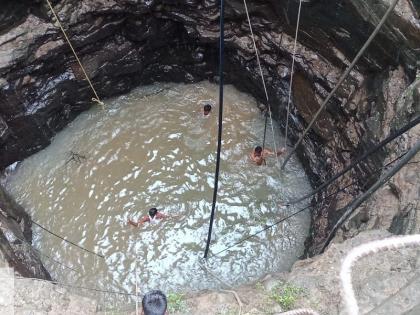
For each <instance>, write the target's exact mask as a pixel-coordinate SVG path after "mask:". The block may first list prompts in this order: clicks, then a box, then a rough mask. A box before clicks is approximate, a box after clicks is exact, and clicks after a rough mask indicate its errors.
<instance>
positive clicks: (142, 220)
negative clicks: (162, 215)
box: [128, 216, 150, 227]
mask: <svg viewBox="0 0 420 315" xmlns="http://www.w3.org/2000/svg"><path fill="white" fill-rule="evenodd" d="M148 221H150V219H149V217H147V216H145V217H143V218H141V219H140V220H139V221H138V222H135V221H133V220H131V219H128V224H130V225H132V226H135V227H139V226H140V225H142V224H143V223H145V222H148Z"/></svg>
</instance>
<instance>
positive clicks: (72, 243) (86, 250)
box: [31, 220, 105, 259]
mask: <svg viewBox="0 0 420 315" xmlns="http://www.w3.org/2000/svg"><path fill="white" fill-rule="evenodd" d="M31 222H32V223H33V224H35V225H36V226H38V227H40V228H41V229H42V230H44V231H45V232H47V233H49V234H51V235H54V236H55V237H57V238H59V239H61V240H63V241H65V242H66V243H69V244H71V245H73V246H76V247H78V248H80V249H81V250H84V251H85V252H88V253H91V254H93V255H96V256H98V257H101V258H103V259H105V256H104V255H101V254H98V253H95V252H93V251H91V250H89V249H86V248H84V247H82V246H80V245H78V244H76V243H74V242H72V241H69V240H68V239H65V238H64V237H62V236H60V235H58V234H56V233H54V232H51V231H50V230H48V229H47V228H45V227H43V226H42V225H41V224H39V223H37V222H35V221H33V220H31Z"/></svg>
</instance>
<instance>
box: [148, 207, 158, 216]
mask: <svg viewBox="0 0 420 315" xmlns="http://www.w3.org/2000/svg"><path fill="white" fill-rule="evenodd" d="M157 212H158V210H157V209H156V208H150V209H149V215H150V217H151V218H154V217H155V215H156V214H157Z"/></svg>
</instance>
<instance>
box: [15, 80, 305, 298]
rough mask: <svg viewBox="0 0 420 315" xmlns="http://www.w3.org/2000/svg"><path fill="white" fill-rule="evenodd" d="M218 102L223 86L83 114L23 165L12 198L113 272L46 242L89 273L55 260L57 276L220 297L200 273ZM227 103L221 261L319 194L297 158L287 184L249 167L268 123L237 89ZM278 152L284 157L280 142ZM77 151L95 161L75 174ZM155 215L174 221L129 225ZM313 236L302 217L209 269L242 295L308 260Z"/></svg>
mask: <svg viewBox="0 0 420 315" xmlns="http://www.w3.org/2000/svg"><path fill="white" fill-rule="evenodd" d="M159 91H160V92H159ZM157 92H159V93H157ZM216 95H217V87H216V86H215V85H212V84H210V83H208V82H202V83H198V84H193V85H176V84H157V85H153V86H147V87H142V88H138V89H136V90H134V91H132V92H131V93H129V94H127V95H124V96H121V97H118V98H114V99H112V100H109V101H108V102H107V106H106V109H105V110H104V111H102V110H99V109H96V108H93V109H91V110H89V111H87V112H85V113H83V114H81V115H80V116H79V117H78V118H77V119H75V121H73V122H72V123H71V124H70V125H69V126H68V127H67V128H66V129H65V130H63V131H62V132H60V133H59V134H58V135H57V136H56V137H55V138H54V140H53V141H52V143H51V145H50V146H49V147H48V148H46V149H45V150H43V151H41V152H39V153H37V154H35V155H33V156H31V157H30V158H28V159H26V160H25V161H24V162H23V163H21V165H20V166H19V167H18V169H17V170H16V172H15V173H14V174H13V175H11V177H10V178H9V179H8V182H7V188H8V190H9V191H11V192H12V193H13V195H14V196H15V197H16V198H17V200H18V201H19V202H20V203H22V204H23V205H24V206H25V207H26V208H27V209H29V210H30V212H31V214H32V215H33V217H34V218H35V220H36V221H38V222H40V223H42V224H43V225H44V226H46V227H48V228H49V229H51V230H53V231H55V232H57V233H59V234H61V235H63V236H66V237H67V238H68V239H70V240H72V241H74V242H76V243H78V244H80V245H82V246H85V247H86V248H89V249H93V250H95V251H100V252H102V253H103V254H104V255H105V256H106V260H104V261H101V260H97V259H93V257H92V256H90V255H89V254H87V253H85V252H81V251H79V250H78V249H77V248H74V247H72V246H69V245H68V244H66V243H62V242H60V241H59V240H58V239H56V238H54V237H52V236H50V235H47V234H45V233H43V232H42V233H41V232H40V231H36V232H37V235H36V237H35V242H36V245H37V247H39V248H40V249H41V250H42V251H44V252H46V253H50V254H51V256H53V258H55V259H57V260H60V261H64V262H65V263H66V264H67V265H70V266H74V267H78V268H80V269H81V270H83V272H84V274H83V275H80V274H77V275H76V274H74V273H71V272H70V273H69V272H68V271H67V270H63V269H60V268H61V267H58V266H56V265H54V264H50V262H48V261H46V264H47V266H48V267H49V269H50V270H51V271H52V273H53V275H54V276H56V277H57V278H58V279H60V280H61V281H64V282H69V283H76V284H83V285H86V284H89V283H90V284H96V283H97V282H98V281H99V282H100V283H103V284H104V286H106V288H107V289H118V290H120V289H125V290H127V291H133V289H134V285H135V278H134V270H135V268H136V265H137V268H138V270H139V278H140V283H141V289H142V290H143V291H144V290H147V289H150V288H156V287H159V288H161V289H163V290H165V291H168V290H175V289H203V288H211V287H218V286H219V283H218V282H215V280H214V279H212V278H210V277H208V275H206V274H204V273H203V271H202V270H201V269H200V268H199V267H198V264H197V260H198V258H199V257H201V256H202V254H203V253H202V252H203V249H204V246H205V243H204V242H205V239H206V237H207V228H208V218H209V214H210V209H211V198H212V189H213V184H214V167H215V166H214V164H215V158H216V154H215V151H216V142H217V117H216V116H217V114H216V112H217V106H216V105H215V106H214V108H213V113H212V115H211V116H210V117H208V118H204V117H202V116H201V114H200V110H201V107H202V105H203V104H204V103H205V102H208V101H212V100H213V99H214V97H215V96H216ZM225 95H226V99H225V108H226V109H225V113H224V115H225V116H224V134H223V152H222V163H221V173H220V184H219V194H218V206H217V215H216V219H215V225H214V238H213V243H212V246H211V253H217V252H219V251H222V250H223V249H224V248H226V246H229V245H232V244H234V243H235V242H237V241H239V240H240V239H242V238H243V237H245V236H247V235H249V234H250V233H255V232H257V231H260V230H261V229H264V228H265V227H266V226H268V225H270V224H274V223H275V222H276V221H277V220H279V218H282V217H285V216H286V215H288V214H290V213H291V212H293V211H295V210H296V209H297V208H293V207H291V208H288V209H283V208H280V207H279V206H278V205H279V203H281V202H282V201H284V200H288V199H290V198H293V197H297V196H299V195H301V194H303V193H305V192H307V191H308V190H309V189H310V186H309V183H308V181H307V179H306V176H305V174H304V172H303V170H302V168H301V166H300V165H299V163H297V161H296V160H294V159H292V161H291V163H289V166H288V169H287V170H286V171H285V172H283V173H281V172H280V170H279V167H278V166H276V165H275V160H274V159H272V160H269V161H268V166H267V167H256V166H254V165H252V164H251V163H250V161H249V157H248V154H249V152H250V150H251V149H252V147H253V146H255V145H258V144H259V142H260V141H261V139H262V134H263V130H264V118H263V117H262V116H261V114H260V113H259V111H258V109H257V107H256V106H255V104H256V101H255V100H254V99H253V98H251V97H249V96H248V95H246V94H244V93H240V92H238V91H237V90H236V89H234V88H233V87H231V86H226V90H225ZM275 129H276V134H277V135H279V128H278V126H275ZM282 141H283V140H282ZM279 143H280V141H279ZM267 146H268V147H273V144H272V135H271V133H270V132H269V133H268V135H267ZM277 146H278V147H279V144H277ZM69 151H73V152H76V153H79V154H81V155H83V156H85V157H86V159H82V160H81V161H80V163H77V162H76V161H70V162H67V164H66V161H68V160H69ZM152 206H158V207H160V208H162V209H164V212H165V213H167V214H169V215H170V216H172V217H171V218H169V219H167V220H164V221H163V222H161V223H160V224H158V225H145V226H144V227H142V228H140V229H137V228H133V227H129V226H127V224H126V222H127V220H128V218H139V217H140V216H142V215H145V214H146V211H147V209H148V208H149V207H152ZM300 206H301V205H300ZM308 227H309V216H308V215H307V214H305V213H302V214H301V215H299V216H297V217H294V218H293V219H292V220H290V221H287V222H283V223H281V224H279V225H278V226H277V227H276V228H273V229H267V230H266V231H263V232H262V233H260V234H259V235H258V236H257V237H253V238H251V239H249V240H248V241H247V242H244V243H242V244H240V245H239V246H236V247H233V248H231V249H230V250H229V251H225V252H223V253H222V254H221V255H220V256H218V257H213V258H210V260H209V263H210V265H211V267H212V268H213V271H214V272H216V273H217V274H218V275H219V276H220V277H222V278H223V279H225V280H226V281H227V282H230V283H232V284H240V283H243V282H246V281H248V280H251V279H255V278H258V277H260V276H261V275H263V274H264V273H267V272H269V271H271V270H276V271H281V270H287V269H288V268H290V266H291V264H292V263H293V262H294V261H295V260H296V259H297V257H298V256H299V255H301V254H302V251H303V241H304V239H305V237H306V235H307V232H308Z"/></svg>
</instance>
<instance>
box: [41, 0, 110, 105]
mask: <svg viewBox="0 0 420 315" xmlns="http://www.w3.org/2000/svg"><path fill="white" fill-rule="evenodd" d="M47 3H48V6H49V7H50V9H51V12H52V14H53V15H54V17H55V19H56V21H57V23H58V25H59V26H60V29H61V32H62V33H63V35H64V38H65V39H66V41H67V43H68V44H69V46H70V49H71V51H72V52H73V55H74V57H75V58H76V60H77V62H78V63H79V66H80V68H81V69H82V71H83V74H84V75H85V77H86V80H87V81H88V83H89V85H90V88H91V89H92V91H93V94H95V97H92V101H93V102H96V103H98V105H100V106H101V107H102V109H103V108H105V104H104V102H102V101H101V100H100V98H99V96H98V94H97V93H96V90H95V88H94V87H93V84H92V82H91V81H90V79H89V76H88V75H87V73H86V70H85V68H84V67H83V65H82V62H81V61H80V59H79V57H78V56H77V53H76V51H75V50H74V47H73V45H72V44H71V42H70V39H69V37H68V36H67V34H66V31H65V30H64V28H63V25H62V24H61V22H60V19H59V18H58V16H57V14H56V13H55V11H54V8H53V6H52V5H51V2H50V1H49V0H47Z"/></svg>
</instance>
